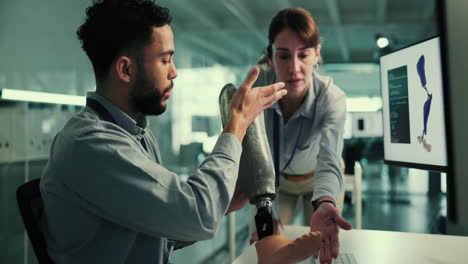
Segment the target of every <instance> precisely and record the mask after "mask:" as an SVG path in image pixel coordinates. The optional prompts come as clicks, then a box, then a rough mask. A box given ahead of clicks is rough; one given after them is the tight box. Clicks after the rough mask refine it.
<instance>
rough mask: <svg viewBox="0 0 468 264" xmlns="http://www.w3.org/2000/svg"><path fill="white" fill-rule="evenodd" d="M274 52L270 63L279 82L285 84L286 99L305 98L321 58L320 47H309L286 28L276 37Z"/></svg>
mask: <svg viewBox="0 0 468 264" xmlns="http://www.w3.org/2000/svg"><path fill="white" fill-rule="evenodd" d="M272 51H273V54H272V58H271V59H269V60H268V63H269V65H270V67H271V68H272V69H274V70H275V73H276V78H277V81H280V82H285V84H286V86H285V88H286V89H287V90H288V94H287V95H286V97H291V98H292V97H296V98H297V97H302V96H305V94H306V93H307V91H308V89H309V87H310V81H311V77H312V71H313V69H314V66H315V65H316V64H317V61H318V59H319V57H320V45H318V46H317V47H315V48H314V47H310V46H307V45H306V44H305V42H304V41H303V40H302V39H301V38H299V36H298V35H297V33H295V32H293V31H292V30H291V29H289V28H285V29H284V30H283V31H281V32H280V33H279V34H278V35H277V36H276V38H275V42H274V43H273V45H272Z"/></svg>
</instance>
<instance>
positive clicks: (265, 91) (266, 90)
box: [258, 82, 286, 96]
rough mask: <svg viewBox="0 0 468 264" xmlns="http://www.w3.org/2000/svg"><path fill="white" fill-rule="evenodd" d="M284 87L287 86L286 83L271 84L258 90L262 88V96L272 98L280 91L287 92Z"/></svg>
mask: <svg viewBox="0 0 468 264" xmlns="http://www.w3.org/2000/svg"><path fill="white" fill-rule="evenodd" d="M284 85H285V83H284V82H277V83H274V84H270V85H267V86H263V87H258V88H260V95H261V96H270V95H272V94H275V93H276V92H278V91H282V90H285V91H286V89H283V88H284Z"/></svg>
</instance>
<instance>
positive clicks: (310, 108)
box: [272, 74, 316, 119]
mask: <svg viewBox="0 0 468 264" xmlns="http://www.w3.org/2000/svg"><path fill="white" fill-rule="evenodd" d="M314 75H315V74H312V77H311V79H310V84H311V85H310V87H309V91H307V94H306V96H305V99H304V102H303V103H302V104H301V105H300V106H299V108H298V109H297V110H296V112H294V114H293V116H292V117H291V119H294V118H297V117H299V116H304V117H307V118H309V119H312V117H313V116H314V104H315V103H316V102H315V97H316V96H315V89H314V85H315V82H314V80H315V78H314ZM272 108H273V110H274V111H275V112H276V113H277V114H279V115H280V116H283V114H282V113H281V107H280V104H279V101H277V102H276V103H274V104H273V107H272Z"/></svg>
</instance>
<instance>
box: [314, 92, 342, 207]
mask: <svg viewBox="0 0 468 264" xmlns="http://www.w3.org/2000/svg"><path fill="white" fill-rule="evenodd" d="M327 89H328V93H327V94H325V99H324V101H323V104H324V106H325V107H327V108H328V110H327V111H326V112H325V115H324V117H323V126H322V129H321V140H320V146H319V147H320V149H319V154H318V159H317V167H316V170H315V182H314V195H313V197H312V201H313V200H317V199H319V198H321V197H331V198H333V199H335V200H336V199H337V197H338V196H339V194H340V193H341V191H342V189H343V188H344V184H343V175H342V172H341V154H342V151H343V134H344V124H345V121H346V95H345V93H344V92H343V91H341V90H340V89H339V88H338V87H336V86H334V85H333V84H331V86H330V87H328V88H327Z"/></svg>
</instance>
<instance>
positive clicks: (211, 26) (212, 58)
mask: <svg viewBox="0 0 468 264" xmlns="http://www.w3.org/2000/svg"><path fill="white" fill-rule="evenodd" d="M157 2H158V3H159V4H160V5H162V6H165V7H168V8H169V9H170V11H171V15H172V17H173V23H172V26H173V30H174V34H175V41H176V48H177V49H182V54H181V53H177V52H176V56H183V54H184V52H183V51H184V50H189V51H190V53H187V54H196V56H193V55H191V60H192V61H191V62H190V66H191V67H193V66H195V67H196V66H197V64H200V66H207V65H209V64H212V63H219V64H223V65H239V66H245V65H251V64H252V63H255V61H256V60H257V59H258V58H259V57H260V56H261V54H262V51H263V49H264V48H265V47H266V45H267V32H268V26H269V23H270V21H271V18H272V17H273V16H274V15H275V14H276V13H277V12H278V11H279V10H281V9H283V8H286V7H303V8H305V9H307V10H308V11H309V12H311V13H312V15H313V16H314V17H315V19H316V22H317V24H318V25H319V30H320V33H321V36H322V38H323V41H322V46H323V47H322V55H323V60H324V62H325V63H368V62H377V60H378V57H379V52H382V51H381V50H379V49H378V48H377V47H376V35H378V34H381V35H384V36H387V37H388V38H389V39H390V47H389V48H388V49H396V48H400V47H402V46H405V45H408V44H411V43H415V42H418V41H420V40H423V39H426V38H429V37H431V36H434V35H436V34H437V33H438V28H437V12H436V4H435V0H391V1H390V0H355V1H350V0H160V1H157ZM176 59H177V58H176ZM179 61H181V58H179ZM179 64H180V63H179ZM183 64H184V63H183V61H182V65H180V66H182V67H183Z"/></svg>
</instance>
